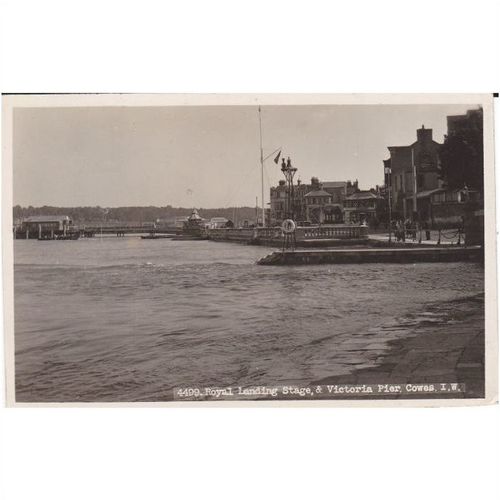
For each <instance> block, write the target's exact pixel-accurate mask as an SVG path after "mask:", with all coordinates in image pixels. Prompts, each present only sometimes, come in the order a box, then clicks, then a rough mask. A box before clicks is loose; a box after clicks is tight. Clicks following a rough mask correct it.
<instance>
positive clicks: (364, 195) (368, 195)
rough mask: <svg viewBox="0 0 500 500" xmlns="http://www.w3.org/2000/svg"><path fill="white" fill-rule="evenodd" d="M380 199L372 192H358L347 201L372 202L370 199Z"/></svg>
mask: <svg viewBox="0 0 500 500" xmlns="http://www.w3.org/2000/svg"><path fill="white" fill-rule="evenodd" d="M377 198H380V196H378V195H377V194H375V193H372V192H371V191H358V192H357V193H353V194H351V195H350V196H348V197H347V198H346V200H370V199H377Z"/></svg>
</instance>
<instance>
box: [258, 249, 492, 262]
mask: <svg viewBox="0 0 500 500" xmlns="http://www.w3.org/2000/svg"><path fill="white" fill-rule="evenodd" d="M482 257H483V249H482V248H481V247H480V246H474V247H460V246H453V247H451V246H449V247H437V246H434V247H412V248H349V249H325V250H321V249H315V250H295V251H285V252H273V253H271V254H269V255H267V256H266V257H263V258H262V259H260V260H259V261H258V262H257V264H260V265H263V266H280V265H308V264H309V265H310V264H362V263H402V264H406V263H415V262H460V261H480V260H481V259H482Z"/></svg>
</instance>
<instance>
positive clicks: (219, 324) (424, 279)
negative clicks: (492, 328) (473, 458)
mask: <svg viewBox="0 0 500 500" xmlns="http://www.w3.org/2000/svg"><path fill="white" fill-rule="evenodd" d="M14 245H15V247H14V255H15V257H14V258H15V266H14V267H15V272H14V282H15V283H14V285H15V352H16V358H15V369H16V397H17V400H18V401H60V402H63V401H122V402H125V401H162V400H170V399H172V390H173V388H175V387H179V386H203V387H204V386H228V385H231V386H243V387H247V386H256V385H273V384H292V383H293V384H294V383H297V384H299V383H300V384H307V383H309V382H311V381H314V380H318V379H321V378H323V377H327V376H330V375H336V374H347V373H351V372H353V371H354V370H359V369H363V368H367V367H371V366H374V365H377V363H379V362H380V361H381V359H382V358H383V355H384V353H385V352H386V351H387V348H388V345H387V343H388V342H389V341H391V340H393V339H397V338H401V337H404V336H408V335H416V334H418V326H419V324H422V323H425V324H427V325H428V324H429V322H431V323H435V324H436V326H437V327H438V326H439V325H440V324H442V323H450V321H453V319H452V318H451V319H450V317H449V315H448V316H444V315H443V316H441V315H440V314H439V312H435V311H436V308H435V307H434V308H432V310H433V311H434V312H429V308H430V305H431V304H434V305H435V304H436V303H439V302H447V301H454V300H456V299H466V298H467V297H471V298H472V297H474V296H476V297H477V295H478V294H481V293H482V292H483V287H484V269H483V268H482V267H481V266H479V265H477V264H474V263H449V264H435V263H429V264H425V263H423V264H408V265H401V264H361V265H359V264H358V265H337V266H334V265H322V266H302V267H300V266H297V267H267V266H257V265H255V262H256V261H257V260H258V259H259V258H260V257H262V256H264V255H266V254H267V253H269V251H270V249H267V248H263V247H253V246H245V245H238V244H230V243H215V242H210V241H171V240H167V239H164V240H141V239H140V238H138V237H125V238H116V237H103V238H94V239H84V240H79V241H64V242H63V241H60V242H58V241H47V242H38V241H23V240H18V241H15V242H14ZM481 317H482V311H479V310H478V318H479V319H481ZM409 318H411V319H409ZM455 327H456V328H457V329H460V328H470V325H461V324H459V323H458V324H456V325H455ZM478 328H480V326H479V325H478ZM353 346H354V347H353ZM366 347H369V349H366Z"/></svg>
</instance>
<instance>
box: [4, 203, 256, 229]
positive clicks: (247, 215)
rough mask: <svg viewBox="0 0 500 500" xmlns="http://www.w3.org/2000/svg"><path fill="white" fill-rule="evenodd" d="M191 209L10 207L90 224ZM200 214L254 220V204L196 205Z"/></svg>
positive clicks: (20, 214)
mask: <svg viewBox="0 0 500 500" xmlns="http://www.w3.org/2000/svg"><path fill="white" fill-rule="evenodd" d="M191 211H192V208H182V207H178V208H177V207H172V206H170V205H167V206H166V207H152V206H150V207H115V208H103V207H53V206H43V207H32V206H29V207H21V206H20V205H16V206H15V207H13V217H14V220H19V219H23V218H24V217H29V216H30V215H68V216H69V217H71V219H72V220H73V222H74V223H75V224H92V223H99V222H109V223H112V222H117V223H120V222H123V223H138V224H141V223H144V222H155V221H156V220H157V219H161V220H174V219H175V218H176V217H186V216H188V215H190V214H191ZM198 211H199V213H200V215H201V216H202V217H204V218H205V219H211V218H212V217H225V218H226V219H233V216H236V217H237V219H238V220H239V221H242V220H245V219H247V220H249V221H253V220H255V208H254V207H226V208H206V209H204V208H199V209H198Z"/></svg>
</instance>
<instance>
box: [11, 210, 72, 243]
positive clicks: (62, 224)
mask: <svg viewBox="0 0 500 500" xmlns="http://www.w3.org/2000/svg"><path fill="white" fill-rule="evenodd" d="M72 225H73V221H72V220H71V218H70V217H68V216H67V215H33V216H30V217H26V218H25V219H23V221H22V222H21V227H20V228H19V232H20V233H22V234H24V235H25V237H26V238H38V237H41V236H42V235H49V234H52V235H54V234H66V233H67V231H68V230H69V229H70V228H71V227H72ZM17 231H18V228H16V232H17Z"/></svg>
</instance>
